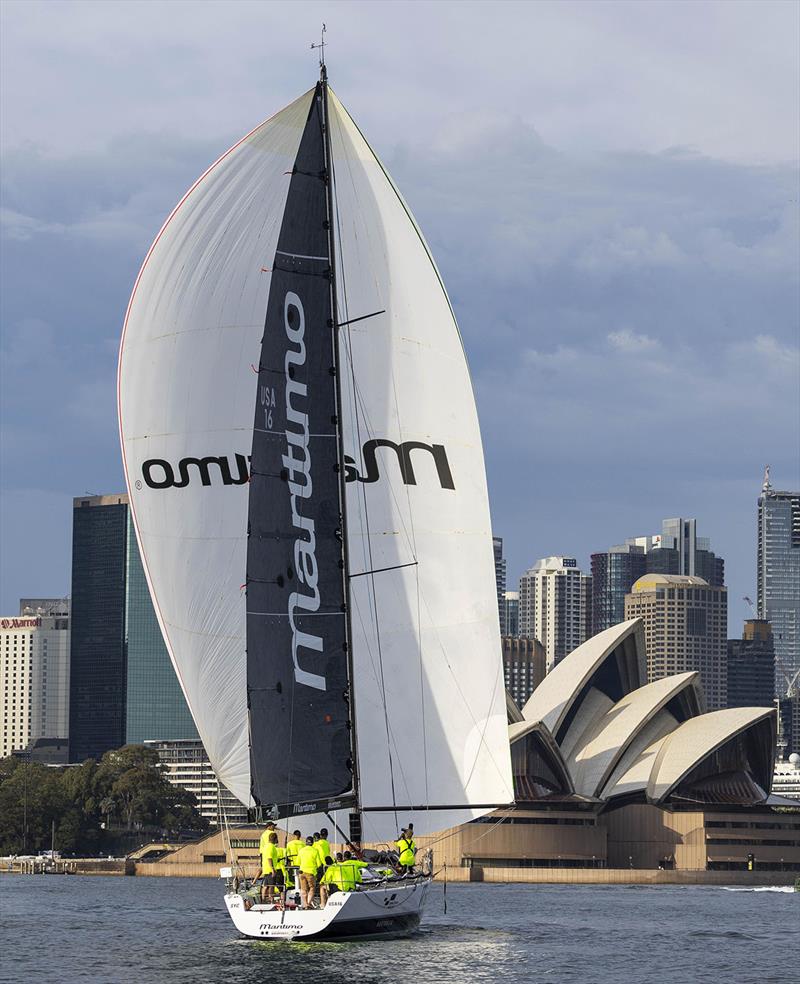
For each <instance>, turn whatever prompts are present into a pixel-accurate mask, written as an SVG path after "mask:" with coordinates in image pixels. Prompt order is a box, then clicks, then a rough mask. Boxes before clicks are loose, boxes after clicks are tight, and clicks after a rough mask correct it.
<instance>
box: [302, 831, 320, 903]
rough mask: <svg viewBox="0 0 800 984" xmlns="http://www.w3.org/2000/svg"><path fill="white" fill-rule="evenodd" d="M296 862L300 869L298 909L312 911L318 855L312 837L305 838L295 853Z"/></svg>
mask: <svg viewBox="0 0 800 984" xmlns="http://www.w3.org/2000/svg"><path fill="white" fill-rule="evenodd" d="M297 862H298V866H299V868H300V907H301V908H302V909H312V908H313V907H314V893H315V891H316V887H317V868H318V867H319V854H318V853H317V849H316V847H315V846H314V838H313V837H306V842H305V845H304V846H303V847H301V848H300V850H299V851H298V852H297Z"/></svg>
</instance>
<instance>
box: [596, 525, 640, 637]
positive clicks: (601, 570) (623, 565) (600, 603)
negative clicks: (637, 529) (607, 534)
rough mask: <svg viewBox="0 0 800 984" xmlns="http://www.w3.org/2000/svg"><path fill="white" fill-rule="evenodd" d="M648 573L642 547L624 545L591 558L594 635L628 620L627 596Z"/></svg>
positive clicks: (629, 544)
mask: <svg viewBox="0 0 800 984" xmlns="http://www.w3.org/2000/svg"><path fill="white" fill-rule="evenodd" d="M646 573H647V558H646V556H645V552H644V547H642V546H636V545H634V544H631V543H623V544H621V545H620V546H616V547H612V548H611V549H610V550H607V551H606V552H605V553H593V554H592V635H597V633H598V632H602V631H603V630H604V629H610V628H611V626H612V625H619V623H620V622H623V621H624V620H625V595H626V594H627V593H628V592H629V591H630V590H631V586H632V585H633V583H634V581H637V580H638V579H639V578H640V577H641V576H642V575H643V574H646Z"/></svg>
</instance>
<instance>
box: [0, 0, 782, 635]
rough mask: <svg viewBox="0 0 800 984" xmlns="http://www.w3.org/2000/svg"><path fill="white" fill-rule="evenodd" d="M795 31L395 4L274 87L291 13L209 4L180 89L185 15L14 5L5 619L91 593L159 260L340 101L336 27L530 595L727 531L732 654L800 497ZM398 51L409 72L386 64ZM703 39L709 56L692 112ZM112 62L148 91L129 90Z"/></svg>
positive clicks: (312, 24)
mask: <svg viewBox="0 0 800 984" xmlns="http://www.w3.org/2000/svg"><path fill="white" fill-rule="evenodd" d="M767 7H768V8H769V16H760V15H759V16H754V15H755V12H756V11H760V12H763V11H764V9H765V8H764V5H757V6H756V5H750V4H737V5H727V7H726V8H725V9H724V10H720V9H719V8H717V7H715V6H713V5H706V4H699V5H691V8H689V7H687V6H685V5H671V6H667V7H664V8H659V14H658V18H659V23H660V24H661V25H662V27H664V30H659V31H657V32H654V31H653V30H652V15H650V14H648V12H647V11H646V10H645V8H642V9H641V10H637V11H636V12H635V13H633V14H632V13H631V12H630V9H629V8H626V7H623V6H621V5H618V4H597V5H588V6H584V7H583V8H582V10H583V13H582V15H581V17H575V16H574V15H573V14H572V12H571V11H570V9H569V6H568V5H548V4H539V5H530V6H522V5H518V6H515V7H512V6H510V5H502V4H501V5H496V6H495V7H493V16H492V17H486V16H485V15H483V16H482V13H481V10H480V9H479V5H476V6H475V7H474V8H473V7H470V9H468V10H467V9H462V7H458V8H455V7H453V6H452V5H448V4H439V5H434V6H431V5H425V4H419V5H414V6H413V7H411V8H409V9H408V10H407V11H406V16H405V17H404V18H403V19H402V20H403V22H402V24H398V23H396V22H395V19H394V18H393V16H392V14H391V9H390V5H374V6H372V7H370V8H368V9H367V8H363V7H359V8H356V7H354V6H353V5H348V4H337V5H336V17H335V21H334V20H331V17H330V16H328V15H326V14H323V7H321V6H318V5H315V4H308V5H305V6H304V7H302V9H297V8H295V9H292V10H291V11H289V12H287V14H286V16H285V19H284V18H281V19H280V25H281V31H282V36H283V37H284V38H285V44H284V45H283V46H282V48H281V55H280V58H278V59H271V58H268V59H265V58H264V57H263V51H262V45H261V44H260V42H259V43H256V41H255V39H256V38H257V37H261V36H262V35H267V36H269V35H270V33H271V32H274V29H275V27H276V26H277V24H278V19H277V18H276V13H275V8H270V7H269V6H268V5H265V6H264V7H260V8H258V9H257V10H256V9H251V10H250V11H249V12H248V14H247V17H246V18H245V17H243V16H242V15H241V14H240V13H238V12H237V11H239V10H241V9H244V8H241V7H237V5H224V6H221V5H217V4H206V5H204V6H203V15H202V16H199V17H197V18H195V19H193V22H192V25H191V37H186V47H184V48H182V49H181V50H182V58H183V59H184V62H183V63H182V64H183V70H182V75H181V81H180V84H178V82H177V80H176V79H175V78H174V77H173V76H171V75H170V73H169V70H168V68H167V66H168V65H170V64H172V61H171V59H170V58H167V57H165V52H166V51H167V50H171V49H169V46H170V44H171V40H172V37H173V34H174V32H176V31H178V32H180V35H181V37H185V34H184V32H185V30H186V24H185V23H180V25H179V24H178V23H176V15H175V13H174V12H173V10H172V9H171V8H169V7H167V8H164V10H163V11H162V10H160V9H159V10H155V9H153V8H152V7H151V6H149V5H140V7H139V8H137V10H138V14H137V16H136V17H132V16H130V10H131V8H130V7H128V6H127V5H126V4H124V3H119V4H114V5H102V6H101V7H97V6H96V5H89V6H87V5H85V4H71V3H64V4H57V5H52V4H51V5H49V6H48V7H46V8H42V7H41V5H38V4H36V3H28V4H16V5H14V4H6V5H4V7H3V11H2V16H3V26H4V30H3V32H2V35H3V44H4V46H5V47H4V51H3V71H4V72H5V73H6V79H8V80H12V79H13V83H14V84H13V86H12V85H11V84H7V85H5V86H4V87H3V88H4V91H5V92H6V93H7V94H8V95H7V97H6V98H7V103H6V104H5V105H4V111H3V123H2V125H3V175H4V179H5V186H4V192H3V195H4V202H3V203H4V206H5V210H6V221H5V233H4V235H5V239H4V242H3V247H4V248H3V263H4V267H3V277H4V285H5V289H4V292H3V297H2V314H3V323H4V329H3V331H4V335H3V365H4V369H3V373H4V376H3V386H2V390H3V394H2V397H3V401H4V407H3V415H4V442H3V460H2V483H3V485H2V493H3V494H2V509H3V516H2V530H1V531H0V533H1V534H2V542H3V550H2V555H3V574H2V592H3V594H2V604H0V607H3V608H9V606H12V607H11V610H13V606H14V604H15V602H16V599H17V598H18V597H19V596H22V595H26V594H34V593H37V592H52V593H53V594H61V593H65V592H66V591H67V590H68V583H69V575H68V572H69V535H68V528H69V512H70V508H71V505H70V503H71V499H72V497H73V496H74V495H76V494H81V493H84V492H87V491H105V490H119V491H122V490H123V480H122V469H121V465H120V461H119V447H118V440H117V427H116V412H115V369H116V353H117V348H118V341H119V334H120V329H121V323H122V320H123V316H124V311H125V307H126V304H127V300H128V296H129V291H130V286H131V284H132V282H133V280H134V278H135V275H136V270H137V269H138V265H139V261H140V259H141V256H142V255H143V253H144V251H145V250H146V249H147V246H148V244H149V243H150V242H151V241H152V238H153V236H154V235H155V234H156V232H157V230H158V226H159V224H160V221H161V219H162V217H163V216H164V215H165V214H167V213H168V211H169V210H170V208H171V207H172V206H173V205H174V204H175V202H176V201H177V200H178V199H179V198H180V197H181V196H182V194H183V193H184V191H185V190H186V188H187V187H188V186H189V185H190V184H191V183H192V182H193V180H194V179H195V177H196V176H197V174H198V173H200V172H201V171H202V170H203V169H204V168H205V167H206V166H207V165H208V164H209V163H211V161H213V160H214V158H215V157H216V156H218V154H219V153H221V152H223V151H224V150H225V149H226V148H227V147H228V146H229V145H230V144H231V143H232V142H233V140H234V139H236V138H237V136H239V135H241V133H243V132H246V131H247V130H248V129H249V128H250V127H252V126H253V125H254V124H255V123H257V122H259V121H260V120H261V119H263V118H265V117H266V116H268V115H269V114H270V113H272V112H273V111H274V110H275V109H277V108H279V107H280V106H281V105H283V104H284V103H285V102H286V101H287V100H288V98H290V97H291V96H292V95H293V94H295V93H297V92H299V91H302V89H303V88H307V87H308V85H310V84H311V82H312V81H313V79H314V77H315V75H316V63H315V56H314V54H313V53H309V52H307V50H306V48H307V43H308V40H309V39H310V38H312V37H316V36H317V33H318V30H319V22H320V20H321V19H322V17H323V16H328V21H329V23H328V27H329V35H328V39H329V41H330V60H329V67H330V72H331V78H332V81H333V85H334V87H335V88H336V90H337V92H338V93H339V95H340V96H341V98H342V100H343V101H344V103H345V105H348V106H349V107H350V108H352V110H353V112H354V113H356V115H357V117H358V118H359V120H360V121H362V123H363V125H364V127H365V130H366V131H368V132H369V133H370V134H373V135H374V136H373V139H374V141H375V149H376V150H377V151H378V153H379V154H381V155H382V156H383V157H384V158H385V160H386V163H387V165H388V167H389V169H390V170H391V172H392V174H393V175H394V176H395V177H396V179H397V181H398V185H399V186H400V188H401V190H402V192H403V194H404V195H405V197H406V198H407V200H408V201H409V204H410V205H411V207H412V209H413V210H414V212H415V214H416V215H417V217H418V218H419V220H420V223H421V225H422V226H423V228H424V229H425V231H426V234H427V236H428V238H429V240H430V243H431V247H432V251H433V253H434V256H435V258H436V260H437V262H438V264H439V266H440V268H441V270H442V274H443V277H444V280H445V282H446V283H447V285H448V289H449V291H450V294H451V299H452V302H453V306H454V309H455V312H456V315H457V317H458V319H459V324H460V327H461V331H462V335H463V340H464V345H465V348H466V350H467V355H468V358H469V361H470V366H471V370H472V374H473V381H474V387H475V391H476V397H477V403H478V409H479V413H480V419H481V428H482V435H483V443H484V447H485V449H486V458H487V473H488V478H489V486H490V493H491V500H492V510H493V518H494V532H495V534H496V535H497V536H500V537H503V538H504V539H505V553H506V558H507V564H508V582H509V583H510V584H511V585H514V584H515V583H516V581H517V580H518V578H519V575H520V574H521V573H522V572H523V571H524V570H525V569H526V568H527V566H528V565H529V564H530V563H531V562H532V560H533V559H534V558H536V557H544V556H551V555H559V554H566V555H569V556H575V557H577V558H578V560H579V563H580V566H581V567H582V568H583V569H587V570H588V555H589V554H590V553H591V552H593V551H595V550H602V549H605V548H607V546H608V544H610V543H619V542H621V541H622V540H623V539H624V538H625V537H626V536H629V535H631V533H639V532H640V533H641V534H642V535H646V534H647V533H649V532H650V531H651V530H652V528H653V525H654V522H655V521H657V519H658V518H660V517H661V516H667V515H691V516H696V517H697V518H698V522H700V523H701V524H702V526H703V529H704V531H705V533H706V534H707V535H708V536H709V537H710V538H711V540H712V542H713V543H714V545H715V549H717V550H718V551H719V553H720V554H721V555H722V556H724V557H725V558H726V561H727V564H728V585H729V588H730V599H731V605H730V614H731V617H732V619H735V622H732V623H731V629H733V627H734V625H738V622H739V621H741V619H742V618H743V617H746V615H747V614H748V611H747V608H746V606H745V603H744V602H742V601H741V598H742V597H743V596H745V595H748V596H750V597H752V596H753V594H754V591H755V578H754V570H753V569H754V557H755V549H756V548H755V522H754V519H753V509H754V505H753V503H754V500H755V498H756V496H757V491H758V485H759V476H760V474H761V471H762V469H763V467H764V465H765V464H766V463H767V462H770V463H771V464H772V466H773V475H774V477H775V482H776V484H777V485H779V486H780V487H781V488H798V487H800V476H798V465H797V460H796V458H797V456H796V451H795V449H796V420H797V417H798V394H797V386H796V380H797V371H798V370H797V365H798V362H797V342H796V331H795V326H796V324H797V321H798V313H797V298H798V292H797V287H796V285H797V279H796V278H797V272H796V269H795V266H796V264H795V255H796V241H797V234H796V225H795V222H796V202H797V199H798V194H797V176H796V168H795V166H794V163H793V162H794V160H795V159H796V156H797V152H796V146H797V118H798V115H799V114H798V112H797V90H798V87H797V84H796V76H797V59H796V52H795V49H794V44H793V42H792V39H793V38H795V37H796V35H797V10H796V8H794V7H792V6H791V5H785V4H768V5H767ZM456 9H457V10H458V16H457V17H456V16H454V11H455V10H456ZM44 10H46V21H47V24H48V31H47V32H42V31H41V27H40V25H41V23H42V19H43V18H44V16H45V15H44V13H43V11H44ZM720 18H721V19H722V21H723V22H724V24H725V30H726V35H725V37H726V41H725V44H724V45H719V44H717V43H714V42H715V40H716V39H717V37H718V25H719V19H720ZM422 24H425V25H426V29H425V30H422V29H421V25H422ZM133 25H135V29H134V27H133ZM544 26H546V30H543V29H542V28H543V27H544ZM390 27H391V33H392V37H393V44H392V46H391V50H389V49H388V48H387V46H386V45H384V44H376V43H375V42H376V40H377V39H379V38H383V37H385V35H386V33H387V31H388V30H389V28H390ZM428 28H430V30H428ZM437 31H446V33H447V36H448V37H450V38H451V40H452V33H453V31H455V32H456V33H457V36H458V38H459V39H461V41H463V42H465V43H466V41H467V40H468V39H469V40H470V42H471V43H474V39H475V38H476V37H480V38H481V44H482V48H481V52H482V57H481V58H479V59H477V61H476V60H474V59H469V64H470V70H469V71H467V72H464V71H463V66H464V61H465V58H466V56H465V55H464V53H463V48H462V45H460V44H455V45H448V46H446V48H444V49H442V47H441V45H439V44H438V43H437V44H435V45H434V44H431V42H430V38H432V37H435V36H437ZM623 36H624V38H625V43H624V53H625V54H626V55H628V54H629V53H630V52H631V51H636V52H637V62H636V66H634V65H632V64H631V62H630V61H629V59H628V58H627V57H626V58H621V57H620V55H621V54H622V53H623V52H622V50H621V49H620V47H619V45H620V44H621V43H622V42H621V41H620V40H619V39H620V38H622V37H623ZM674 37H681V38H683V39H685V38H688V37H691V38H692V39H693V46H691V47H690V49H688V50H686V46H685V45H684V46H683V49H682V50H683V51H684V54H683V55H682V58H681V63H680V72H681V78H682V79H683V81H684V85H682V86H675V85H674V84H672V79H673V69H674V57H675V55H674V49H673V48H672V46H671V43H670V42H669V41H668V40H667V39H668V38H674ZM220 39H222V41H223V43H222V44H220ZM613 39H617V40H616V41H614V40H613ZM595 42H598V43H595ZM694 42H697V45H696V46H694ZM704 42H707V43H704ZM112 48H113V50H114V51H115V52H116V55H117V61H116V65H119V66H122V65H136V66H137V71H135V72H130V71H127V70H126V71H122V70H110V69H109V65H108V64H107V61H106V56H105V55H104V54H103V53H104V52H107V51H108V50H111V49H112ZM233 49H235V50H237V52H239V53H240V55H241V57H240V58H238V59H237V64H236V66H235V68H234V67H233V66H232V65H231V64H230V60H229V59H228V58H227V56H224V55H223V56H222V58H223V61H220V57H221V56H220V52H221V51H226V50H233ZM559 51H577V52H580V56H579V57H577V58H576V59H573V62H572V63H571V64H570V65H568V66H564V65H563V64H562V60H561V58H560V57H554V53H555V52H559ZM411 57H413V59H414V63H415V66H416V68H417V70H416V71H415V73H414V74H413V77H412V76H411V75H410V74H409V73H408V72H407V71H404V70H403V66H404V65H405V64H407V63H408V60H409V59H410V58H411ZM639 59H641V60H639ZM742 65H746V66H747V69H748V70H747V71H746V72H743V71H742ZM489 66H491V67H489ZM223 67H224V68H225V70H224V71H223V70H222V69H223ZM54 72H56V75H53V73H54ZM576 73H577V78H578V82H579V83H580V84H578V85H577V86H576V84H575V79H576ZM100 77H102V78H103V79H104V84H103V86H97V84H96V80H97V78H100ZM366 78H369V79H370V83H369V85H367V84H365V81H364V80H365V79H366ZM455 78H457V79H458V85H453V84H452V80H453V79H455ZM599 79H602V80H603V84H602V85H597V84H595V82H596V81H597V80H599ZM745 79H746V83H745ZM212 80H213V84H212ZM592 80H594V81H592ZM709 82H712V83H713V84H709ZM56 89H57V91H58V92H59V93H60V94H61V98H59V99H58V100H57V101H54V100H52V99H51V98H50V97H49V93H50V92H51V91H54V90H56ZM12 92H13V93H14V94H15V95H14V100H13V101H12V99H11V93H12ZM431 92H436V93H438V97H437V98H430V93H431ZM577 93H580V98H577V96H576V94H577ZM688 93H691V97H689V95H688ZM731 105H735V106H736V107H737V110H736V113H731V112H729V111H728V109H727V107H729V106H731ZM499 175H502V180H498V177H499ZM676 203H678V204H677V205H676ZM44 270H46V271H47V276H46V277H44V276H41V271H44ZM609 381H611V385H610V384H609ZM56 421H57V426H56V423H55V422H56ZM677 438H680V443H679V447H680V452H679V453H677V454H676V453H672V452H670V453H666V450H665V449H666V447H667V441H668V439H670V440H674V439H677ZM45 573H47V575H48V577H49V580H48V581H47V583H45V581H44V579H43V575H44V574H45Z"/></svg>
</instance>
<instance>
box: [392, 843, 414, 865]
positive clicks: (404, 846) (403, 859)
mask: <svg viewBox="0 0 800 984" xmlns="http://www.w3.org/2000/svg"><path fill="white" fill-rule="evenodd" d="M394 844H395V847H396V848H397V850H398V851H399V852H400V864H404V865H406V867H411V865H413V864H414V850H415V848H416V846H417V845H416V844H415V843H414V841H413V840H408V838H406V837H401V838H400V840H396V841H395V842H394Z"/></svg>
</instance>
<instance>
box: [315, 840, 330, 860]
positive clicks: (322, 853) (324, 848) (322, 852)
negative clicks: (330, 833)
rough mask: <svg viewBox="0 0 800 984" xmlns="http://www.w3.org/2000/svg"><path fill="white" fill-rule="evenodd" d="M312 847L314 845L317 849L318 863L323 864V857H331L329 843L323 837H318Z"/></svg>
mask: <svg viewBox="0 0 800 984" xmlns="http://www.w3.org/2000/svg"><path fill="white" fill-rule="evenodd" d="M314 847H316V849H317V850H318V851H319V863H320V864H325V858H332V857H333V855H332V854H331V845H330V844H329V843H328V841H326V840H325V838H324V837H320V839H319V840H318V841H317V842H316V844H315V845H314Z"/></svg>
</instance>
